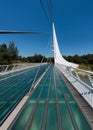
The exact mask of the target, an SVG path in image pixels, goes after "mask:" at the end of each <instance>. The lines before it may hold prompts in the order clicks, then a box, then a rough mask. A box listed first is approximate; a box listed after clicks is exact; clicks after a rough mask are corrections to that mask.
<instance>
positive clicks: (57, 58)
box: [53, 23, 78, 68]
mask: <svg viewBox="0 0 93 130" xmlns="http://www.w3.org/2000/svg"><path fill="white" fill-rule="evenodd" d="M53 43H54V61H55V64H56V63H58V64H62V65H66V66H72V67H75V68H77V67H78V65H77V64H74V63H71V62H68V61H66V60H65V59H64V58H63V57H62V55H61V53H60V50H59V46H58V41H57V37H56V31H55V27H54V23H53Z"/></svg>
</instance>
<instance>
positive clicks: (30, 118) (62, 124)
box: [9, 65, 91, 130]
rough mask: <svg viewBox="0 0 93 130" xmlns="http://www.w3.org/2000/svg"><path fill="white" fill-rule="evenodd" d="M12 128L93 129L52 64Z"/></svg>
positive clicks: (17, 129)
mask: <svg viewBox="0 0 93 130" xmlns="http://www.w3.org/2000/svg"><path fill="white" fill-rule="evenodd" d="M9 129H11V130H91V128H90V126H89V125H88V123H87V121H86V119H85V118H84V116H83V114H82V112H81V111H80V109H79V107H78V105H77V104H76V102H75V100H74V98H73V97H72V95H71V93H70V92H69V90H68V89H67V86H66V84H65V83H64V81H63V79H62V77H61V76H60V75H59V73H58V72H57V70H56V68H55V67H54V66H53V65H52V66H51V67H50V69H49V70H48V72H47V73H46V75H45V76H44V78H43V79H42V80H41V81H40V83H39V85H38V87H37V88H36V89H35V91H34V92H33V94H32V96H31V97H30V98H29V100H28V101H27V102H26V104H25V105H24V107H23V109H22V111H21V113H20V114H19V115H18V116H17V118H16V120H15V121H14V122H13V124H12V125H11V127H10V128H9Z"/></svg>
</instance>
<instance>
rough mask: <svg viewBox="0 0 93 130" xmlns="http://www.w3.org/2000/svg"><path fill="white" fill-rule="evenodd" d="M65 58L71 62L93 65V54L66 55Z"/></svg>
mask: <svg viewBox="0 0 93 130" xmlns="http://www.w3.org/2000/svg"><path fill="white" fill-rule="evenodd" d="M64 58H65V59H66V60H68V61H70V62H74V63H77V64H86V65H93V54H87V55H82V56H79V55H74V56H64Z"/></svg>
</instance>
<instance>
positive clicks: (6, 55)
mask: <svg viewBox="0 0 93 130" xmlns="http://www.w3.org/2000/svg"><path fill="white" fill-rule="evenodd" d="M17 56H18V49H17V47H15V43H14V42H13V41H12V42H10V43H9V47H7V45H6V44H2V45H0V64H10V63H11V62H12V60H15V59H16V58H17Z"/></svg>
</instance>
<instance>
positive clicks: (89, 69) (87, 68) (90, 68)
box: [79, 64, 93, 71]
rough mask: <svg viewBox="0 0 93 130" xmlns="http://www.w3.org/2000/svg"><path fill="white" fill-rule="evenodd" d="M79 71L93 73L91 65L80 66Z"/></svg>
mask: <svg viewBox="0 0 93 130" xmlns="http://www.w3.org/2000/svg"><path fill="white" fill-rule="evenodd" d="M79 69H83V70H88V71H93V65H86V64H80V65H79Z"/></svg>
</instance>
